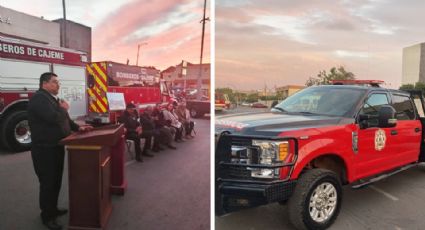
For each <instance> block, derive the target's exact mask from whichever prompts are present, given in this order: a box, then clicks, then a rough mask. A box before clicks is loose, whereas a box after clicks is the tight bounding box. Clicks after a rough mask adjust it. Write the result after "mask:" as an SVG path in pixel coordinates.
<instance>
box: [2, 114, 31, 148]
mask: <svg viewBox="0 0 425 230" xmlns="http://www.w3.org/2000/svg"><path fill="white" fill-rule="evenodd" d="M2 134H3V136H4V137H5V142H6V145H7V147H8V148H9V149H10V150H12V151H16V152H21V151H26V150H29V149H30V147H31V132H30V130H29V126H28V115H27V112H26V111H16V112H13V113H11V114H9V115H8V116H7V118H6V120H5V121H4V123H3V128H2Z"/></svg>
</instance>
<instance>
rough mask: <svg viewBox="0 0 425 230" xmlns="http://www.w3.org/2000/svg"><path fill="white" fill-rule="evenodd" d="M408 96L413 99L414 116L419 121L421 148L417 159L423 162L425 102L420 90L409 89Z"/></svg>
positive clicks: (424, 149)
mask: <svg viewBox="0 0 425 230" xmlns="http://www.w3.org/2000/svg"><path fill="white" fill-rule="evenodd" d="M410 96H411V98H412V99H413V103H414V105H415V109H416V112H417V114H416V116H418V119H419V121H420V122H421V150H420V154H419V161H420V162H424V161H425V135H424V134H425V130H424V128H423V127H424V125H425V102H424V95H423V93H422V91H420V90H415V91H410Z"/></svg>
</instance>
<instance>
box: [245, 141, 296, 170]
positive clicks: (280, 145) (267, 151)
mask: <svg viewBox="0 0 425 230" xmlns="http://www.w3.org/2000/svg"><path fill="white" fill-rule="evenodd" d="M252 145H253V146H258V147H260V151H261V152H260V162H259V163H260V164H265V165H273V164H274V163H280V162H282V161H284V160H286V158H287V157H288V151H289V143H288V142H287V141H268V140H252Z"/></svg>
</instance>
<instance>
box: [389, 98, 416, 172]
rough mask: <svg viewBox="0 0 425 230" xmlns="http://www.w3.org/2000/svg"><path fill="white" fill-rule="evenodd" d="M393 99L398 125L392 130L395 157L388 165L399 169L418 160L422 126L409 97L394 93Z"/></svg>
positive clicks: (390, 159) (391, 158) (392, 103)
mask: <svg viewBox="0 0 425 230" xmlns="http://www.w3.org/2000/svg"><path fill="white" fill-rule="evenodd" d="M391 97H392V102H391V105H392V106H393V108H394V109H395V110H396V115H395V118H396V119H397V125H396V126H395V127H394V128H391V134H392V139H393V141H394V143H393V145H394V150H395V155H394V156H391V157H389V159H388V160H389V161H390V162H388V164H391V165H392V167H397V166H401V165H405V164H407V163H411V162H415V161H417V160H418V155H419V152H420V143H421V136H422V134H421V133H422V125H421V122H420V120H418V119H417V118H416V116H417V114H416V111H415V109H414V105H413V101H412V100H411V99H410V97H409V95H406V94H397V93H393V94H392V96H391Z"/></svg>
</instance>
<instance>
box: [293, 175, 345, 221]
mask: <svg viewBox="0 0 425 230" xmlns="http://www.w3.org/2000/svg"><path fill="white" fill-rule="evenodd" d="M341 201H342V187H341V182H340V180H339V178H338V176H337V174H336V173H334V172H333V171H330V170H327V169H310V170H308V171H306V172H305V173H303V174H302V175H301V176H300V178H299V180H298V182H297V185H296V187H295V190H294V193H293V195H292V197H291V198H290V199H289V202H288V208H289V219H290V221H291V223H292V224H293V225H294V227H296V228H297V229H326V228H328V227H329V226H330V225H332V223H333V222H334V221H335V219H336V217H337V216H338V214H339V211H340V208H341Z"/></svg>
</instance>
